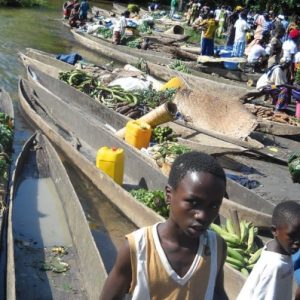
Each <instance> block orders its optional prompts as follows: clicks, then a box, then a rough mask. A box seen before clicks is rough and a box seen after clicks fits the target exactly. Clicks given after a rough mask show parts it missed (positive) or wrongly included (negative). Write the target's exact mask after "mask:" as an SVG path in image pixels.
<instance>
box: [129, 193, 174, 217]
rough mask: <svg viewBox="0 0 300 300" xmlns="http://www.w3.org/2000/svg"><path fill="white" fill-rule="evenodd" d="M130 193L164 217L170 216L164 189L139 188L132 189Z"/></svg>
mask: <svg viewBox="0 0 300 300" xmlns="http://www.w3.org/2000/svg"><path fill="white" fill-rule="evenodd" d="M130 194H131V195H132V196H133V197H134V198H136V199H137V200H138V201H140V202H142V203H144V204H145V205H146V206H148V207H149V208H151V209H153V210H154V211H155V212H157V213H158V214H159V215H161V216H162V217H164V218H167V217H168V216H169V209H168V206H167V204H166V202H165V194H164V192H162V191H159V190H154V191H147V190H145V189H138V190H132V191H130Z"/></svg>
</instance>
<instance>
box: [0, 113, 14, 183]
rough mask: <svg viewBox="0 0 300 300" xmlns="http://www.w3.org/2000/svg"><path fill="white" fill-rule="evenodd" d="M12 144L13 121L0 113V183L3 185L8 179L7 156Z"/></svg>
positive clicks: (8, 162)
mask: <svg viewBox="0 0 300 300" xmlns="http://www.w3.org/2000/svg"><path fill="white" fill-rule="evenodd" d="M12 142H13V120H12V119H11V118H10V117H9V116H8V115H6V114H5V113H3V112H0V182H1V183H4V182H5V181H6V180H7V177H8V173H7V172H8V166H9V164H10V158H9V154H10V152H11V147H12Z"/></svg>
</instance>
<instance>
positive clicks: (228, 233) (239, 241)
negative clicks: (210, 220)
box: [211, 219, 263, 277]
mask: <svg viewBox="0 0 300 300" xmlns="http://www.w3.org/2000/svg"><path fill="white" fill-rule="evenodd" d="M211 229H212V230H213V231H215V232H216V233H217V234H219V235H220V236H221V237H222V238H223V239H224V240H225V242H226V244H227V257H226V263H228V264H229V265H230V266H231V267H233V268H234V269H236V270H238V271H240V272H241V273H242V274H243V275H244V276H245V277H247V276H248V275H249V273H250V272H251V270H252V269H253V267H254V265H255V263H256V262H257V261H258V259H259V257H260V254H261V252H262V249H263V248H259V247H258V245H257V244H256V242H255V237H256V234H257V227H255V226H254V225H253V224H252V223H250V222H246V221H241V222H240V234H237V233H236V232H235V230H234V226H233V223H232V220H230V219H227V220H226V225H222V226H218V225H216V224H211Z"/></svg>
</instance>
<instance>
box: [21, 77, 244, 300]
mask: <svg viewBox="0 0 300 300" xmlns="http://www.w3.org/2000/svg"><path fill="white" fill-rule="evenodd" d="M38 90H39V93H37V92H38ZM37 96H38V98H37ZM40 96H41V97H42V98H44V96H45V94H44V93H43V91H42V90H40V89H39V88H38V87H36V88H35V89H34V91H33V90H32V88H31V87H30V85H29V82H26V81H25V80H22V79H21V80H20V81H19V97H20V105H21V107H22V110H23V112H24V113H25V115H26V118H27V119H29V120H30V122H32V124H33V125H34V126H37V127H39V128H40V129H41V130H42V131H43V132H44V133H45V134H46V135H47V136H48V137H49V139H50V140H51V141H52V142H54V143H55V144H56V145H57V146H58V147H59V148H60V149H61V150H62V151H63V152H64V154H65V155H66V156H67V157H68V158H69V159H70V160H71V162H73V163H74V164H76V166H77V167H79V168H80V169H81V171H82V172H83V173H84V174H85V175H86V176H88V177H89V178H90V179H91V180H92V182H93V183H94V184H95V186H96V187H97V188H98V189H100V190H101V191H102V193H104V195H106V196H107V198H108V199H109V200H110V201H111V202H112V203H113V204H114V205H116V207H118V209H119V210H120V211H121V212H122V213H123V214H124V215H125V216H126V217H128V218H129V219H130V220H131V221H132V222H133V223H134V224H136V225H137V226H138V227H143V226H148V225H150V224H153V223H155V222H159V221H162V220H163V218H162V217H160V216H158V215H157V214H156V213H155V212H153V211H152V210H151V209H149V208H147V207H145V206H144V205H142V204H141V203H139V202H137V201H136V200H135V199H133V198H132V197H131V195H130V194H129V193H128V192H127V191H126V190H125V189H124V188H122V187H121V186H119V185H117V184H116V183H115V182H114V181H113V180H112V179H111V178H109V177H108V176H107V175H106V174H104V173H102V172H101V171H99V170H98V169H97V168H96V167H95V163H94V157H93V155H95V154H96V149H91V147H89V146H88V145H87V144H86V142H85V141H84V139H82V138H81V136H76V134H77V133H78V132H77V128H74V131H73V132H70V131H68V130H67V129H66V127H65V124H64V125H62V124H61V123H58V122H57V120H55V119H53V117H51V116H49V115H48V114H47V113H46V110H45V106H44V105H41V103H39V101H38V100H39V99H41V98H40ZM52 100H54V98H53V99H52ZM44 104H45V102H44ZM49 105H50V106H51V107H53V106H55V105H54V103H53V101H52V102H51V104H49ZM48 109H49V107H48V108H47V110H48ZM60 109H61V110H62V108H61V107H60ZM52 113H53V111H52ZM62 113H65V111H64V112H63V111H62ZM73 113H75V111H74V110H73V111H69V112H68V114H73ZM78 116H79V115H78V114H76V116H74V118H76V123H78V126H75V127H82V125H83V124H82V123H81V122H80V119H78ZM90 120H91V118H89V121H90ZM79 123H80V124H79ZM73 125H74V124H73ZM98 126H99V124H98ZM98 126H97V127H98ZM89 132H91V133H92V132H94V131H92V130H89ZM102 133H103V131H102ZM93 137H94V139H95V140H97V139H96V138H95V135H94V136H93ZM102 138H103V139H104V141H103V142H104V143H105V144H108V140H106V139H105V134H104V135H101V140H102ZM112 139H113V138H112ZM113 140H114V139H113ZM74 141H77V142H78V141H79V142H80V144H81V147H80V149H79V150H77V149H76V145H74ZM98 142H100V141H98ZM109 145H116V146H119V145H118V144H116V143H115V140H114V141H113V142H112V141H110V143H109ZM99 146H100V145H99ZM123 146H124V145H123ZM89 148H90V149H89ZM125 148H126V147H125ZM91 152H92V155H91ZM125 153H127V156H126V158H125V162H126V164H127V166H128V164H129V168H126V165H125V173H127V174H126V176H125V178H130V177H131V178H134V177H135V179H138V178H139V182H134V183H133V182H132V183H133V184H134V186H137V185H138V184H139V183H140V186H144V187H145V186H148V188H150V189H153V188H156V189H162V188H163V185H165V183H166V180H167V179H166V177H165V176H164V175H162V174H161V172H160V171H159V170H156V169H155V168H153V167H150V166H149V164H148V163H145V161H144V160H143V159H142V158H141V157H136V156H134V155H132V153H131V149H125ZM132 156H134V157H132ZM133 166H134V167H133ZM141 170H142V171H143V172H142V173H143V176H141V175H140V172H141ZM149 177H151V179H150V178H149ZM127 180H128V179H127ZM124 187H127V188H128V185H125V186H124ZM120 199H121V200H120ZM226 203H228V200H226V199H224V202H223V204H224V205H226ZM233 205H235V204H234V203H233ZM243 283H244V277H243V276H242V275H241V273H239V272H238V271H236V270H234V269H233V268H231V267H230V266H227V265H226V266H225V288H226V291H227V293H228V295H230V299H235V297H236V296H237V294H238V292H239V290H240V289H241V287H242V285H243Z"/></svg>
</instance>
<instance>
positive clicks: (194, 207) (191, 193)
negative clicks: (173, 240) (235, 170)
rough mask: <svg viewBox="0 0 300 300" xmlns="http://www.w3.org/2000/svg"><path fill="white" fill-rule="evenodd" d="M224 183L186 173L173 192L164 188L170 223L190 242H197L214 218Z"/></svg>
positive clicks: (214, 178) (204, 176)
mask: <svg viewBox="0 0 300 300" xmlns="http://www.w3.org/2000/svg"><path fill="white" fill-rule="evenodd" d="M224 194H225V182H224V181H222V179H220V178H218V177H216V176H214V175H212V174H210V173H206V172H188V173H187V174H186V175H185V177H184V178H183V179H182V180H181V181H180V182H179V184H178V186H177V188H176V189H173V188H171V187H169V186H167V187H166V195H167V202H168V204H170V219H171V220H172V221H173V222H174V223H175V224H177V226H178V227H179V228H180V229H181V230H182V231H183V232H184V234H186V235H187V236H189V237H191V238H198V237H199V235H201V234H202V233H203V232H204V231H205V230H206V229H207V228H208V227H209V225H210V224H211V223H212V222H213V221H214V219H215V218H216V217H217V215H218V212H219V208H220V206H221V204H222V199H223V196H224Z"/></svg>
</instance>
